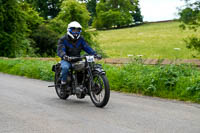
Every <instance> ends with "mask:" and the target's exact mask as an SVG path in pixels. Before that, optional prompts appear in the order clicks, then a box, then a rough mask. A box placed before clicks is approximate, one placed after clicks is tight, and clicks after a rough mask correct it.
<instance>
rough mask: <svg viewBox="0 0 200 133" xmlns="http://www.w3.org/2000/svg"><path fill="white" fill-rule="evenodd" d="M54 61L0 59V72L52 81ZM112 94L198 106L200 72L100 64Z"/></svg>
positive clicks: (186, 67)
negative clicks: (146, 97) (127, 94)
mask: <svg viewBox="0 0 200 133" xmlns="http://www.w3.org/2000/svg"><path fill="white" fill-rule="evenodd" d="M55 63H56V61H41V60H36V59H34V60H24V59H0V72H3V73H8V74H14V75H20V76H26V77H30V78H35V79H41V80H47V81H53V78H54V73H53V72H52V71H51V67H52V65H53V64H55ZM103 67H104V69H105V70H106V73H107V77H108V79H109V82H110V87H111V89H112V90H115V91H121V92H128V93H138V94H143V95H148V96H156V97H162V98H169V99H178V100H183V101H192V102H196V103H200V71H199V70H198V69H197V68H196V67H193V66H190V65H179V66H177V65H166V66H160V65H157V66H150V65H143V64H138V63H131V64H128V65H123V66H111V65H106V64H103Z"/></svg>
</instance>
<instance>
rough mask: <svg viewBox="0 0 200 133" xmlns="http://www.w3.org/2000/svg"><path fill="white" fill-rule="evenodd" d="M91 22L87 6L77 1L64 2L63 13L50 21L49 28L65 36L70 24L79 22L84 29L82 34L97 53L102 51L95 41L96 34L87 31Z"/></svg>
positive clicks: (68, 0)
mask: <svg viewBox="0 0 200 133" xmlns="http://www.w3.org/2000/svg"><path fill="white" fill-rule="evenodd" d="M89 20H90V14H89V12H88V10H87V8H86V5H85V4H81V3H79V2H77V1H76V0H63V2H62V4H61V11H60V12H59V14H58V16H57V17H56V18H54V19H52V20H51V21H50V23H49V27H50V28H51V29H52V30H54V31H55V32H57V33H58V34H60V35H63V34H66V31H67V26H68V24H69V23H70V22H72V21H77V22H79V23H80V24H81V25H82V27H83V29H82V33H81V34H82V36H84V39H85V40H86V41H87V42H88V44H89V45H92V46H94V47H95V48H96V50H97V51H101V50H100V48H99V45H98V43H97V42H96V41H95V40H94V36H95V34H92V33H90V32H86V31H85V30H86V29H87V28H88V22H89ZM100 53H102V52H100Z"/></svg>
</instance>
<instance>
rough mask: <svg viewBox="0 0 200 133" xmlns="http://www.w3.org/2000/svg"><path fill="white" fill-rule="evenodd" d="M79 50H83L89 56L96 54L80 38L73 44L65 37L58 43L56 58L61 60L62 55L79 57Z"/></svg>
mask: <svg viewBox="0 0 200 133" xmlns="http://www.w3.org/2000/svg"><path fill="white" fill-rule="evenodd" d="M81 50H84V51H85V52H87V53H88V54H90V55H95V54H96V52H95V51H94V50H93V49H92V48H91V47H90V46H89V45H88V44H87V43H86V42H85V40H84V39H83V38H82V37H80V38H79V39H78V40H77V41H75V42H73V41H72V40H71V39H70V37H69V36H67V35H65V36H63V37H62V38H60V39H59V41H58V49H57V52H58V56H59V57H61V58H63V56H64V55H68V56H75V57H78V56H80V53H81Z"/></svg>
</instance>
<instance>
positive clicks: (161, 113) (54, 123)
mask: <svg viewBox="0 0 200 133" xmlns="http://www.w3.org/2000/svg"><path fill="white" fill-rule="evenodd" d="M50 84H51V83H49V82H44V81H39V80H33V79H27V78H23V77H17V76H10V75H6V74H1V73H0V133H200V105H199V104H190V103H183V102H176V101H168V100H162V99H159V98H151V97H144V96H136V95H128V94H120V93H116V92H112V93H111V99H110V101H109V104H108V105H107V106H106V107H105V108H104V109H99V108H96V107H94V105H93V104H92V102H91V101H90V99H89V97H87V98H86V99H83V100H78V99H76V97H70V98H69V99H68V100H60V99H58V97H57V96H56V93H55V91H54V89H53V88H47V86H48V85H50Z"/></svg>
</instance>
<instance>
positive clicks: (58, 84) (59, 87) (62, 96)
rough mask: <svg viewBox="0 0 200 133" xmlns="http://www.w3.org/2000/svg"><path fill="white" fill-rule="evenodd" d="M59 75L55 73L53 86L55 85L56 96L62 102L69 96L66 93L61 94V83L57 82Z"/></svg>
mask: <svg viewBox="0 0 200 133" xmlns="http://www.w3.org/2000/svg"><path fill="white" fill-rule="evenodd" d="M59 77H60V74H57V73H55V78H54V84H55V90H56V93H57V95H58V97H59V98H60V99H62V100H66V99H67V98H68V97H69V95H68V94H67V92H61V81H60V80H59Z"/></svg>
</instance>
